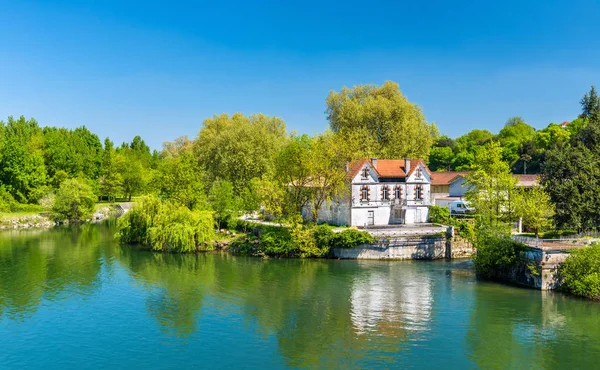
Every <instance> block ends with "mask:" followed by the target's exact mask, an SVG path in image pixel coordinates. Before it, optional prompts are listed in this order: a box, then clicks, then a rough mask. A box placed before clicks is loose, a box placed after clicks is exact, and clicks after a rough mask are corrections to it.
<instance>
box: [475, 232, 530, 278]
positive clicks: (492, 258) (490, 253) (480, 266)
mask: <svg viewBox="0 0 600 370" xmlns="http://www.w3.org/2000/svg"><path fill="white" fill-rule="evenodd" d="M476 246H477V255H476V256H475V270H476V271H477V274H478V275H480V276H483V277H492V276H493V275H494V274H495V273H498V272H502V271H506V270H507V269H509V268H510V267H512V266H514V265H515V264H517V262H518V260H519V254H520V252H521V251H524V250H525V246H524V245H523V244H521V243H518V242H516V241H514V240H512V239H510V238H509V237H507V236H488V237H484V238H482V237H481V236H479V237H478V240H477V245H476Z"/></svg>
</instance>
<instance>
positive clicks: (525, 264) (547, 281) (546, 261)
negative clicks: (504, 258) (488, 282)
mask: <svg viewBox="0 0 600 370" xmlns="http://www.w3.org/2000/svg"><path fill="white" fill-rule="evenodd" d="M568 256H569V254H568V253H566V252H564V251H560V250H543V249H540V248H532V247H529V248H528V249H527V250H526V251H525V252H521V255H520V259H519V262H518V263H517V264H516V265H515V266H514V267H512V268H510V269H509V270H506V271H496V272H495V273H494V274H493V276H494V277H495V278H497V279H499V280H504V281H508V282H511V283H514V284H518V285H523V286H527V287H530V288H535V289H540V290H553V289H557V288H558V287H559V286H560V279H559V277H558V266H560V264H561V263H563V262H564V261H565V259H566V258H567V257H568Z"/></svg>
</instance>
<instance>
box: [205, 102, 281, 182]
mask: <svg viewBox="0 0 600 370" xmlns="http://www.w3.org/2000/svg"><path fill="white" fill-rule="evenodd" d="M286 139H287V135H286V128H285V122H284V121H283V120H282V119H280V118H277V117H269V116H265V115H263V114H254V115H251V116H245V115H243V114H242V113H236V114H234V115H232V116H229V115H227V114H221V115H219V116H217V115H215V116H214V117H212V118H209V119H206V120H205V121H204V122H203V123H202V129H201V130H200V132H199V133H198V138H197V139H196V141H195V142H194V153H195V154H196V156H197V159H198V160H199V163H200V164H201V166H202V169H203V173H204V174H205V176H206V182H207V183H211V182H213V181H215V180H216V179H222V180H226V181H229V182H231V183H232V184H233V187H234V189H235V190H236V191H237V192H239V191H241V189H243V188H244V187H246V186H248V184H249V183H250V181H251V179H253V178H255V177H258V178H263V177H265V176H266V177H269V178H270V177H272V176H273V174H274V165H275V156H276V155H277V153H278V152H279V150H280V148H281V147H282V146H283V145H284V144H285V143H286Z"/></svg>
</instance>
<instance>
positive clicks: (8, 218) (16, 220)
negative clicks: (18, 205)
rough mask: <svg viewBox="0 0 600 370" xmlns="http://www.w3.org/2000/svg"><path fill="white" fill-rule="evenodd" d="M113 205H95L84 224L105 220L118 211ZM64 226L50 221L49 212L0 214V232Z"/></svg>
mask: <svg viewBox="0 0 600 370" xmlns="http://www.w3.org/2000/svg"><path fill="white" fill-rule="evenodd" d="M117 206H118V205H115V204H103V203H100V204H97V205H96V210H95V212H94V214H93V215H92V218H90V219H89V220H87V221H85V222H90V223H91V222H99V221H102V220H105V219H107V218H108V217H111V216H113V215H116V214H118V213H119V212H120V211H119V210H118V209H117V208H116V207H117ZM61 224H65V222H62V223H61V222H57V221H54V220H52V218H51V217H50V213H49V212H15V213H1V214H0V230H7V229H32V228H42V229H47V228H51V227H54V226H57V225H61Z"/></svg>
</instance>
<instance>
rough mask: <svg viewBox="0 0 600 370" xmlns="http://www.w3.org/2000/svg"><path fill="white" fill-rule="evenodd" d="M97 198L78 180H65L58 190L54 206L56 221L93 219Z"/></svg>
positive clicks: (87, 186)
mask: <svg viewBox="0 0 600 370" xmlns="http://www.w3.org/2000/svg"><path fill="white" fill-rule="evenodd" d="M95 201H96V196H95V195H94V192H93V191H92V188H91V187H90V186H89V185H88V184H87V183H85V182H83V181H81V180H78V179H69V180H65V181H64V182H63V183H62V184H61V185H60V188H59V189H58V192H57V193H56V197H55V199H54V204H53V205H52V218H53V219H54V220H56V221H71V222H72V221H85V220H88V219H89V218H91V217H92V214H93V213H94V210H95V209H96V206H95Z"/></svg>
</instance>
